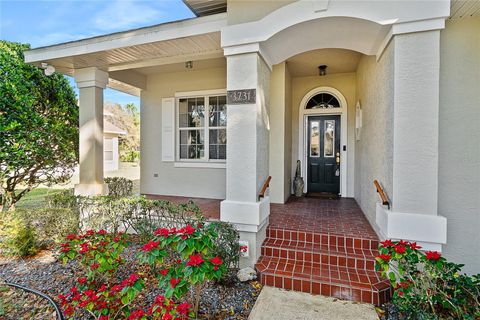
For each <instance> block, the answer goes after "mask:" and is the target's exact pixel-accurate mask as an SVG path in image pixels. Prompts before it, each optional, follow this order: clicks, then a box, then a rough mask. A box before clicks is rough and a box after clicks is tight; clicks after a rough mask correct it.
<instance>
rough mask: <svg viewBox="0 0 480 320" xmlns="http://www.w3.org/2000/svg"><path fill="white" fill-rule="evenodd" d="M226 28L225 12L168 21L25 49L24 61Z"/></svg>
mask: <svg viewBox="0 0 480 320" xmlns="http://www.w3.org/2000/svg"><path fill="white" fill-rule="evenodd" d="M226 25H227V17H226V14H225V13H220V14H216V15H211V16H205V17H198V18H191V19H186V20H179V21H174V22H168V23H164V24H159V25H155V26H150V27H144V28H139V29H133V30H127V31H123V32H116V33H112V34H107V35H102V36H97V37H93V38H87V39H82V40H77V41H70V42H65V43H60V44H56V45H51V46H46V47H39V48H35V49H31V50H27V51H25V62H26V63H32V64H35V63H37V64H38V63H40V62H42V61H45V60H52V59H59V58H65V57H71V56H76V55H80V54H89V53H95V52H100V51H105V50H111V49H117V48H122V47H128V46H133V45H139V44H146V43H152V42H158V41H165V40H172V39H178V38H184V37H188V36H194V35H199V34H205V33H210V32H219V31H220V30H221V28H223V27H224V26H226Z"/></svg>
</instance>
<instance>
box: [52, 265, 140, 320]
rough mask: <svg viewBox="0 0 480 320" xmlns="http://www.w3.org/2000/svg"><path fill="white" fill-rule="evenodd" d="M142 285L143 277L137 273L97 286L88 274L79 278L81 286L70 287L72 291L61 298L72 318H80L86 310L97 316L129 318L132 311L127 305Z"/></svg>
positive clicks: (66, 312)
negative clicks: (108, 284)
mask: <svg viewBox="0 0 480 320" xmlns="http://www.w3.org/2000/svg"><path fill="white" fill-rule="evenodd" d="M142 289H143V280H142V279H141V278H140V277H139V276H138V275H137V274H132V275H130V277H128V278H127V279H125V280H123V281H122V282H121V283H120V284H115V285H112V286H107V285H105V284H102V285H100V286H97V285H96V284H95V282H93V281H88V280H87V278H86V277H85V278H79V279H78V286H76V287H73V288H71V289H70V292H69V294H67V295H60V296H59V297H58V298H59V299H60V301H61V305H62V308H63V311H64V313H65V315H66V316H67V317H68V318H69V319H77V318H79V317H81V316H82V315H83V314H84V313H87V314H90V315H91V316H93V317H94V318H95V319H127V317H129V316H130V315H131V312H130V310H129V308H128V306H129V305H130V304H131V303H132V302H133V301H134V300H135V298H136V296H137V295H138V294H139V293H140V291H141V290H142ZM129 319H130V318H129ZM135 319H136V318H135Z"/></svg>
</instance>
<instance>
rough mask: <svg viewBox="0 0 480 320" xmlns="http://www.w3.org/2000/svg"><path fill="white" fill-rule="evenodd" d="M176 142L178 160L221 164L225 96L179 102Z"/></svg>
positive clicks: (225, 137)
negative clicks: (177, 145)
mask: <svg viewBox="0 0 480 320" xmlns="http://www.w3.org/2000/svg"><path fill="white" fill-rule="evenodd" d="M206 106H208V107H206ZM177 141H178V142H179V158H180V160H203V161H210V160H212V161H224V160H225V159H226V156H227V101H226V96H204V97H189V98H180V99H178V140H177Z"/></svg>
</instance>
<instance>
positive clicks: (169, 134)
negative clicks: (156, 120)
mask: <svg viewBox="0 0 480 320" xmlns="http://www.w3.org/2000/svg"><path fill="white" fill-rule="evenodd" d="M162 161H175V98H163V99H162Z"/></svg>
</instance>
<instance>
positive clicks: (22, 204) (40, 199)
mask: <svg viewBox="0 0 480 320" xmlns="http://www.w3.org/2000/svg"><path fill="white" fill-rule="evenodd" d="M62 190H64V189H53V188H37V189H33V190H32V191H30V192H29V193H27V194H26V195H25V196H24V197H23V198H22V199H20V201H19V202H17V204H16V206H15V207H16V208H18V209H35V208H40V207H44V206H45V196H48V195H52V194H55V193H58V192H60V191H62Z"/></svg>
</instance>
